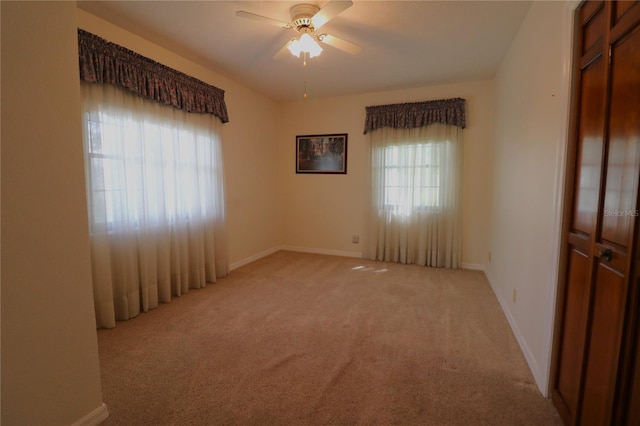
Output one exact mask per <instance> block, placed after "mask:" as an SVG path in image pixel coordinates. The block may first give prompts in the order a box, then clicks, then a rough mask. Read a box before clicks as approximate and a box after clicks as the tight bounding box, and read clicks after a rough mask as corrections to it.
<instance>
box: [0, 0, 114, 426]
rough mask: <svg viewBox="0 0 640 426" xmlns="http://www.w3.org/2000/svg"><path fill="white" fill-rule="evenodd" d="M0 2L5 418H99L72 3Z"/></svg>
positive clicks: (42, 421)
mask: <svg viewBox="0 0 640 426" xmlns="http://www.w3.org/2000/svg"><path fill="white" fill-rule="evenodd" d="M1 8H2V59H3V61H2V65H3V68H2V167H1V170H2V243H1V244H2V422H3V423H4V424H6V425H36V424H39V425H54V424H55V425H69V424H73V423H75V422H76V421H79V420H81V419H83V418H85V419H89V418H90V419H93V421H97V420H99V418H100V417H101V416H102V415H106V410H105V409H104V407H103V405H102V394H101V388H100V371H99V365H98V345H97V339H96V331H95V317H94V312H93V296H92V288H91V265H90V258H89V235H88V226H87V211H86V203H85V188H84V170H83V149H82V137H81V130H80V129H81V127H80V107H79V101H80V90H79V86H78V56H77V36H76V29H75V28H76V9H75V4H74V3H70V2H60V3H32V2H2V3H1Z"/></svg>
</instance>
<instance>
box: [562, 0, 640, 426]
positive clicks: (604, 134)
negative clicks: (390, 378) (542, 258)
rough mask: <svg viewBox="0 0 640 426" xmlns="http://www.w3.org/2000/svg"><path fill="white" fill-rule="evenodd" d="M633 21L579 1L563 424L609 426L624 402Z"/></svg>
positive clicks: (636, 85) (639, 148)
mask: <svg viewBox="0 0 640 426" xmlns="http://www.w3.org/2000/svg"><path fill="white" fill-rule="evenodd" d="M639 23H640V5H639V4H638V2H602V1H594V2H585V3H583V4H582V5H581V7H580V8H579V11H578V17H577V24H578V28H577V31H576V36H577V37H576V46H575V50H574V52H575V53H576V57H577V58H579V60H578V64H577V70H576V74H575V89H576V93H575V94H574V104H573V105H574V114H575V115H574V119H573V120H574V125H575V127H574V129H575V130H574V136H573V137H574V145H573V147H574V150H573V151H572V155H571V156H570V161H571V164H570V165H569V169H568V170H569V172H570V173H571V175H570V176H569V178H570V179H571V180H570V183H571V184H570V186H569V191H568V194H570V198H568V199H567V201H566V202H565V206H566V207H567V211H568V212H570V216H569V217H568V218H567V220H565V224H566V225H565V231H566V239H565V241H566V246H565V250H566V252H565V257H564V262H563V265H564V267H563V268H564V273H563V276H562V277H561V286H560V289H561V292H560V294H559V298H558V306H559V309H558V316H557V321H558V324H559V328H558V329H557V333H556V341H555V376H554V377H553V378H552V379H553V391H552V397H553V400H554V403H555V405H556V407H557V408H558V411H559V412H560V414H561V417H562V418H563V420H564V421H565V423H567V424H590V425H591V424H593V425H608V424H612V423H613V420H614V418H615V419H618V418H620V417H619V416H620V415H621V414H620V413H618V412H616V408H617V407H621V406H620V404H619V403H618V400H622V399H624V398H623V397H624V395H623V393H624V389H625V388H624V387H623V383H624V380H622V381H621V380H620V377H619V376H620V374H621V368H622V366H623V361H624V360H626V359H627V358H629V354H628V353H627V352H628V351H630V346H629V345H628V344H625V342H627V340H628V339H627V338H626V336H627V335H628V333H630V327H631V326H632V324H629V322H630V321H635V319H634V318H633V317H632V316H631V315H630V313H632V312H634V311H635V310H634V309H631V308H633V306H635V305H634V303H635V299H636V295H635V290H634V291H631V287H630V285H629V283H630V278H629V277H630V273H631V272H632V270H631V266H632V256H633V253H634V230H635V226H636V224H637V222H638V220H637V216H638V210H637V209H638V179H639V176H640V25H639ZM620 410H622V408H620V409H619V410H618V411H620Z"/></svg>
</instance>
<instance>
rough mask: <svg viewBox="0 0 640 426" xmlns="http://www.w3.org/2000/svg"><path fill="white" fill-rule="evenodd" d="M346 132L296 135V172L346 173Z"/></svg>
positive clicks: (347, 137) (347, 136)
mask: <svg viewBox="0 0 640 426" xmlns="http://www.w3.org/2000/svg"><path fill="white" fill-rule="evenodd" d="M348 139H349V135H348V133H329V134H323V135H299V136H296V173H299V174H312V173H317V174H347V142H348Z"/></svg>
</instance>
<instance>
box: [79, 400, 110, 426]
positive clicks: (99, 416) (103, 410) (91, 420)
mask: <svg viewBox="0 0 640 426" xmlns="http://www.w3.org/2000/svg"><path fill="white" fill-rule="evenodd" d="M107 417H109V410H107V405H106V404H105V403H104V402H103V403H102V405H100V406H99V407H98V408H96V409H95V410H93V411H92V412H90V413H89V414H87V415H86V416H84V417H83V418H81V419H80V420H78V421H76V422H74V423H73V424H72V425H71V426H95V425H99V424H100V423H102V422H104V421H105V420H107Z"/></svg>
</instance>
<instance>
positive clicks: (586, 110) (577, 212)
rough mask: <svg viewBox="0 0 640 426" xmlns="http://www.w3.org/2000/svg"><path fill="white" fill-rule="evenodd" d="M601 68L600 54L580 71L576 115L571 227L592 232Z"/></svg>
mask: <svg viewBox="0 0 640 426" xmlns="http://www.w3.org/2000/svg"><path fill="white" fill-rule="evenodd" d="M605 70H606V68H605V63H604V61H603V60H602V56H600V59H598V60H596V61H595V62H592V63H591V64H590V65H589V66H588V67H587V68H586V69H585V70H584V71H583V75H582V92H583V93H586V94H588V96H583V97H582V99H581V105H580V113H579V118H578V119H579V121H580V129H579V133H578V149H577V176H576V186H575V195H574V199H575V208H574V213H573V229H574V230H576V231H578V232H581V233H583V234H586V235H591V234H592V233H593V230H594V228H595V223H596V214H597V212H598V195H599V192H600V169H601V166H602V138H603V132H604V94H603V93H601V92H602V90H601V86H602V81H603V79H604V76H605Z"/></svg>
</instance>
